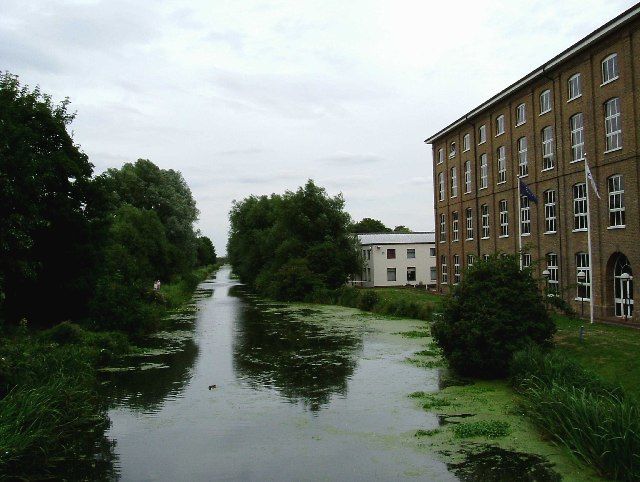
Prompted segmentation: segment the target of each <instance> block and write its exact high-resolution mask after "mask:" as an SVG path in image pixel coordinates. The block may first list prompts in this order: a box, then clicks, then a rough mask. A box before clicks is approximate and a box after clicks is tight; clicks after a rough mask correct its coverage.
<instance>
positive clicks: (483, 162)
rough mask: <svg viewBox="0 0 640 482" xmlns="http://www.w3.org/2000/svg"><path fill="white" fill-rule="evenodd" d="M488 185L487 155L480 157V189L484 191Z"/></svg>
mask: <svg viewBox="0 0 640 482" xmlns="http://www.w3.org/2000/svg"><path fill="white" fill-rule="evenodd" d="M488 185H489V165H488V162H487V155H486V154H482V155H481V156H480V189H485V188H486V187H487V186H488Z"/></svg>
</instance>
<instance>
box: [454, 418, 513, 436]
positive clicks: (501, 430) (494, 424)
mask: <svg viewBox="0 0 640 482" xmlns="http://www.w3.org/2000/svg"><path fill="white" fill-rule="evenodd" d="M510 431H511V430H510V426H509V423H508V422H504V421H501V420H479V421H477V422H460V423H457V424H456V425H454V426H453V433H454V434H455V436H456V437H458V438H471V437H487V438H498V437H505V436H507V435H509V433H510Z"/></svg>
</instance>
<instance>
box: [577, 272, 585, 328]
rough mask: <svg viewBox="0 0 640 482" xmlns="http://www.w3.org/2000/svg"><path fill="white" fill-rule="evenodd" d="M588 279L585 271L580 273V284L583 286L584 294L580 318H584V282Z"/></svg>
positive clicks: (581, 296)
mask: <svg viewBox="0 0 640 482" xmlns="http://www.w3.org/2000/svg"><path fill="white" fill-rule="evenodd" d="M586 278H587V273H585V272H584V271H582V270H581V271H579V272H578V284H579V285H580V286H582V293H580V318H584V295H585V287H584V281H585V279H586Z"/></svg>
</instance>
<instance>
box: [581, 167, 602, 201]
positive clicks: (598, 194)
mask: <svg viewBox="0 0 640 482" xmlns="http://www.w3.org/2000/svg"><path fill="white" fill-rule="evenodd" d="M584 169H585V171H586V173H587V179H589V181H591V187H592V188H593V190H594V191H595V192H596V196H598V199H600V193H599V192H598V186H596V180H595V179H594V178H593V174H591V169H589V164H587V163H586V161H585V163H584Z"/></svg>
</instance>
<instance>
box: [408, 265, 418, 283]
mask: <svg viewBox="0 0 640 482" xmlns="http://www.w3.org/2000/svg"><path fill="white" fill-rule="evenodd" d="M415 280H416V268H415V266H413V267H411V266H407V281H415Z"/></svg>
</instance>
